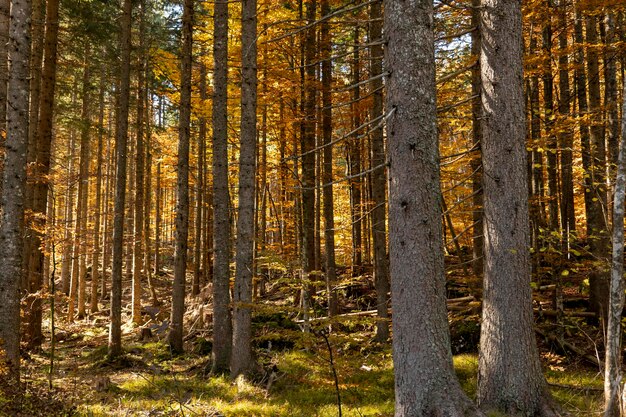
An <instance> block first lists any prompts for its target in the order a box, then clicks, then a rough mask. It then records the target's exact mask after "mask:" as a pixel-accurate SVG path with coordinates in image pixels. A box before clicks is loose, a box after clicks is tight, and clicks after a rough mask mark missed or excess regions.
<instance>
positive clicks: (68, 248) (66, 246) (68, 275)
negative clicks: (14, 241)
mask: <svg viewBox="0 0 626 417" xmlns="http://www.w3.org/2000/svg"><path fill="white" fill-rule="evenodd" d="M68 146H69V148H70V149H69V160H68V163H67V190H66V194H65V218H64V220H65V235H64V237H63V260H62V263H61V289H62V291H63V293H64V294H65V295H69V293H70V281H71V279H72V253H73V246H74V240H73V233H72V224H73V223H74V197H75V194H76V192H75V191H76V190H75V187H74V165H75V160H76V132H75V131H74V129H71V130H70V140H69V144H68Z"/></svg>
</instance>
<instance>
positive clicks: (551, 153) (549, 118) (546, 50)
mask: <svg viewBox="0 0 626 417" xmlns="http://www.w3.org/2000/svg"><path fill="white" fill-rule="evenodd" d="M545 7H546V14H545V16H544V18H545V26H544V28H543V33H542V37H543V39H542V48H543V54H544V57H543V62H544V64H543V76H542V81H543V103H544V127H545V130H546V136H547V139H546V173H547V177H548V178H547V180H548V181H547V189H546V194H547V198H548V214H549V216H548V219H549V220H548V225H549V226H550V229H551V230H553V231H557V230H558V229H559V192H558V181H559V179H558V173H557V171H558V162H557V161H558V149H557V142H556V132H555V131H554V83H553V81H552V21H551V19H552V17H551V16H552V9H553V7H552V0H546V6H545Z"/></svg>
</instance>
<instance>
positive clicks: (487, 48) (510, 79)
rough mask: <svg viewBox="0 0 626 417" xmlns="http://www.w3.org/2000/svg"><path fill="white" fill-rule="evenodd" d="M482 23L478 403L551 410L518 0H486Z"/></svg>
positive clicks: (506, 409)
mask: <svg viewBox="0 0 626 417" xmlns="http://www.w3.org/2000/svg"><path fill="white" fill-rule="evenodd" d="M481 28H483V32H482V45H481V46H482V48H481V57H480V65H481V75H482V102H483V123H482V133H483V143H482V145H483V147H482V152H483V167H484V173H485V175H484V177H483V184H484V210H485V215H484V236H485V277H484V286H483V314H482V326H481V335H480V346H481V350H480V357H479V368H478V371H479V379H478V381H479V385H478V404H479V405H480V407H481V408H482V409H484V410H486V411H488V412H491V411H497V412H501V413H504V414H506V415H535V416H550V415H556V412H555V411H554V410H553V408H552V404H551V400H550V396H549V393H548V391H547V388H546V383H545V380H544V377H543V374H542V371H541V364H540V361H539V354H538V351H537V346H536V342H535V334H534V330H533V312H532V298H531V289H530V278H531V277H530V256H529V255H530V254H529V234H530V230H529V224H528V194H527V190H528V188H527V179H526V175H527V169H526V150H525V148H526V144H525V132H524V131H525V123H524V99H523V97H524V92H523V78H522V45H523V41H522V13H521V4H520V2H518V1H516V0H485V1H484V2H483V8H482V10H481Z"/></svg>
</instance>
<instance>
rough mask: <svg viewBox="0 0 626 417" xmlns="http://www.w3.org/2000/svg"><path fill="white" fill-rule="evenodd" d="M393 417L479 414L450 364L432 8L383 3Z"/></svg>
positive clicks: (427, 2) (426, 3)
mask: <svg viewBox="0 0 626 417" xmlns="http://www.w3.org/2000/svg"><path fill="white" fill-rule="evenodd" d="M384 7H385V17H384V29H385V35H386V37H387V39H388V43H387V48H386V50H385V63H386V64H387V71H388V72H389V73H390V76H389V78H388V80H387V109H389V111H393V114H392V115H390V117H389V120H388V125H387V129H388V130H387V131H388V135H389V136H388V141H389V142H388V143H389V159H390V167H389V258H390V273H391V286H392V288H391V296H392V308H393V314H394V316H393V320H394V328H393V361H394V370H395V416H396V417H414V416H435V415H441V416H449V417H461V416H474V415H480V414H479V413H478V412H477V411H476V409H475V406H474V405H473V404H472V402H471V401H470V400H469V399H468V398H467V396H466V395H465V394H464V393H463V390H462V389H461V387H460V385H459V383H458V381H457V379H456V376H455V374H454V369H453V365H452V353H451V350H450V335H449V330H448V320H447V312H446V291H445V270H444V254H443V246H442V242H443V231H442V226H441V210H440V207H441V205H440V201H441V191H440V184H439V147H438V146H439V144H438V138H437V120H436V92H435V51H434V40H433V37H434V34H433V3H432V1H431V0H419V1H413V2H405V1H401V0H387V1H385V2H384Z"/></svg>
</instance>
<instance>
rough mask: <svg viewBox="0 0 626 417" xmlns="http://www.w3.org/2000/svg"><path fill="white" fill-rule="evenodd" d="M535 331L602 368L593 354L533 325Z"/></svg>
mask: <svg viewBox="0 0 626 417" xmlns="http://www.w3.org/2000/svg"><path fill="white" fill-rule="evenodd" d="M535 332H536V333H537V334H538V335H540V336H542V337H544V338H545V339H547V340H550V341H551V342H554V343H557V344H558V345H559V346H561V348H563V350H565V349H567V350H569V351H571V352H573V353H575V354H577V355H578V356H580V357H581V358H583V359H585V360H587V361H589V362H591V363H592V364H594V365H596V366H598V367H600V368H602V367H603V365H602V364H600V362H599V361H598V358H596V357H595V356H591V355H590V354H588V353H586V352H585V351H583V350H582V349H580V348H578V347H576V346H575V345H573V344H571V343H569V342H567V341H565V340H559V338H558V337H556V336H554V335H551V334H550V335H549V334H547V333H545V332H544V331H543V330H541V329H539V328H537V327H535Z"/></svg>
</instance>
